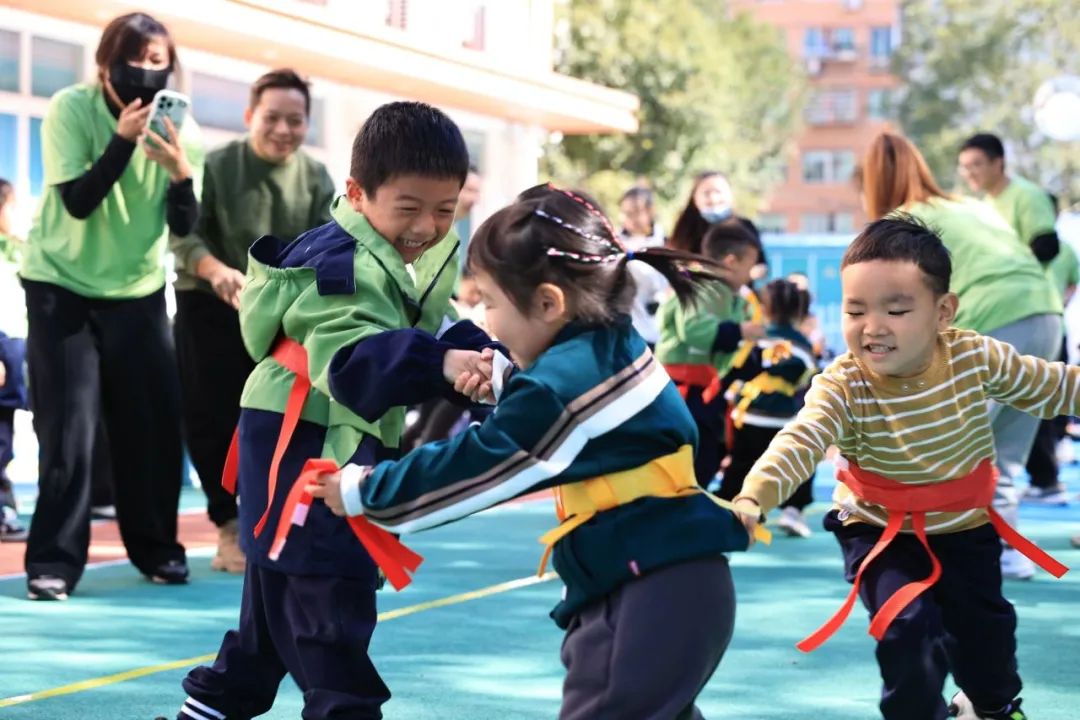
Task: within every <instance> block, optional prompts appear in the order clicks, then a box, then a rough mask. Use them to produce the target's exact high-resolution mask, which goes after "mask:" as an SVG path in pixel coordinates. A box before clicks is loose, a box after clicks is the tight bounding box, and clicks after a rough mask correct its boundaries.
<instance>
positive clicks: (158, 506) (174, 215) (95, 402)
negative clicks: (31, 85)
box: [20, 13, 202, 600]
mask: <svg viewBox="0 0 1080 720" xmlns="http://www.w3.org/2000/svg"><path fill="white" fill-rule="evenodd" d="M96 60H97V65H98V78H97V81H96V82H93V83H85V84H78V85H73V86H71V87H68V88H65V89H63V90H61V91H60V92H58V93H56V95H54V96H53V97H52V99H51V100H50V101H49V107H48V109H47V110H46V111H45V119H44V121H43V123H42V127H41V145H42V159H43V164H44V168H45V186H46V188H45V191H44V193H43V194H42V198H41V205H40V207H39V209H38V212H37V216H36V217H35V219H34V223H33V226H32V228H31V230H30V235H29V238H28V241H27V245H26V250H25V253H24V258H23V263H22V270H21V271H20V275H21V277H22V282H23V287H24V289H25V290H26V309H27V315H28V320H29V335H28V338H27V363H28V365H29V371H30V404H31V406H32V408H33V411H34V428H35V431H36V432H37V436H38V442H39V443H40V455H39V458H40V459H39V462H40V475H39V480H38V484H39V488H40V492H39V495H38V500H37V505H36V507H35V509H34V517H33V520H32V521H31V524H30V537H29V540H28V542H27V547H26V575H27V585H28V594H29V597H30V598H31V599H33V600H63V599H66V598H67V596H68V593H69V592H70V591H71V590H72V589H73V588H74V587H75V585H76V583H78V581H79V578H80V577H81V576H82V572H83V568H84V566H85V565H86V558H87V550H88V546H89V542H90V485H91V480H90V478H91V474H92V467H93V461H92V455H93V448H94V436H95V428H96V426H97V423H98V417H99V414H100V415H103V417H104V420H105V426H106V430H107V433H108V436H109V440H110V442H109V445H110V449H111V459H112V466H113V477H114V482H115V494H116V514H117V520H118V522H119V525H120V535H121V537H122V538H123V540H124V546H125V548H126V549H127V554H128V558H129V559H130V560H131V562H132V563H133V564H134V565H135V567H137V568H138V569H139V570H140V571H141V572H142V573H143V574H144V575H146V576H147V577H148V578H150V579H151V580H153V581H154V582H158V583H166V584H177V583H183V582H186V581H187V576H188V569H187V561H186V558H185V554H184V548H183V546H182V545H180V543H179V542H177V536H176V513H177V506H178V504H179V498H180V481H181V473H182V451H181V442H180V422H179V383H178V382H177V376H176V359H175V356H174V353H173V347H172V341H171V339H170V337H169V322H168V317H167V316H166V314H165V268H164V265H163V262H162V260H163V254H164V250H165V242H166V240H165V236H166V233H167V231H168V230H172V231H173V232H177V233H187V232H190V230H191V227H192V225H194V223H195V217H196V215H197V214H198V203H197V201H196V198H195V189H194V187H195V184H196V182H197V180H198V177H197V176H198V174H199V171H200V170H201V165H202V163H201V149H200V148H199V142H198V128H197V127H196V125H195V123H194V122H192V121H191V119H190V118H188V119H187V120H186V121H185V122H184V123H183V124H182V126H181V130H180V132H179V133H177V132H176V130H175V128H172V127H171V126H170V131H169V137H168V138H164V137H161V136H160V135H158V134H157V133H154V132H153V131H152V130H150V129H149V128H148V126H147V120H148V118H149V111H150V103H151V102H152V101H153V98H154V95H155V94H156V93H157V92H158V91H159V90H161V89H164V88H165V86H166V84H167V82H168V79H169V76H170V75H171V74H172V73H173V72H174V71H175V70H176V69H177V58H176V48H175V46H174V45H173V42H172V39H171V38H170V37H169V33H168V31H167V30H166V29H165V27H164V26H163V25H162V24H161V23H159V22H157V21H156V20H154V19H153V18H152V17H150V16H149V15H145V14H143V13H131V14H128V15H124V16H121V17H118V18H116V19H115V20H113V21H112V22H110V23H109V24H108V26H107V27H106V28H105V30H104V32H103V33H102V36H101V42H100V43H99V45H98V48H97V54H96ZM136 145H138V147H136Z"/></svg>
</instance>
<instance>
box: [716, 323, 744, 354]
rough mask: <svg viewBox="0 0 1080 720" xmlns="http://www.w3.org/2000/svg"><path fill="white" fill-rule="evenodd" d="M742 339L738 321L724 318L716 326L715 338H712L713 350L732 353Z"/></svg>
mask: <svg viewBox="0 0 1080 720" xmlns="http://www.w3.org/2000/svg"><path fill="white" fill-rule="evenodd" d="M741 341H742V327H740V326H739V323H737V322H733V321H731V320H725V321H724V322H722V323H720V325H719V326H718V327H717V328H716V339H715V340H713V352H719V353H732V352H735V351H736V350H738V349H739V343H740V342H741Z"/></svg>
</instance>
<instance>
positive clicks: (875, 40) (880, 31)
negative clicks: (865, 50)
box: [870, 25, 893, 67]
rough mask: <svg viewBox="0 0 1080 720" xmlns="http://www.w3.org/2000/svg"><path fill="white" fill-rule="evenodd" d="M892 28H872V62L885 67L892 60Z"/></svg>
mask: <svg viewBox="0 0 1080 720" xmlns="http://www.w3.org/2000/svg"><path fill="white" fill-rule="evenodd" d="M892 53H893V43H892V27H891V26H889V25H885V26H879V27H873V28H870V62H871V64H873V65H874V66H876V67H884V66H886V65H888V64H889V60H890V58H892Z"/></svg>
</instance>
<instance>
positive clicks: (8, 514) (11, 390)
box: [0, 179, 28, 542]
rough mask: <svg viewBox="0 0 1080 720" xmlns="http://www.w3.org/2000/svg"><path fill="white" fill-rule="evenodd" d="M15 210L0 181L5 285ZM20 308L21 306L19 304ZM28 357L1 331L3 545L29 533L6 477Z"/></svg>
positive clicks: (0, 261) (14, 255)
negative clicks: (24, 368) (26, 358)
mask: <svg viewBox="0 0 1080 720" xmlns="http://www.w3.org/2000/svg"><path fill="white" fill-rule="evenodd" d="M14 207H15V188H14V187H12V185H11V183H10V182H8V181H7V180H3V179H0V272H3V274H4V275H5V277H2V278H0V282H3V283H6V282H8V278H7V277H6V276H7V275H8V272H7V270H6V269H4V265H5V264H6V263H17V262H18V259H19V258H18V254H19V252H18V251H19V246H20V245H21V244H22V243H21V241H20V240H18V239H17V238H16V237H15V235H14V234H13V232H12V222H13V221H12V213H13V212H14ZM10 276H11V277H10V282H11V283H12V284H13V285H16V284H17V281H16V279H15V266H14V265H12V266H11V268H10ZM13 304H14V303H12V305H13ZM3 305H7V303H4V304H3ZM19 305H22V303H21V302H19ZM10 311H11V307H8V308H7V310H6V312H10ZM25 357H26V340H25V339H23V338H20V337H8V336H7V335H6V334H5V333H4V332H3V331H2V330H0V542H25V541H26V536H27V534H28V532H27V530H26V527H25V526H24V525H23V524H22V523H20V522H19V514H18V511H17V509H16V507H15V487H14V485H13V484H12V482H11V478H9V477H8V474H7V467H8V465H9V464H11V461H12V459H13V458H14V457H15V453H14V442H15V411H16V410H26V409H27V395H26V381H25V379H24V375H23V365H24V363H25Z"/></svg>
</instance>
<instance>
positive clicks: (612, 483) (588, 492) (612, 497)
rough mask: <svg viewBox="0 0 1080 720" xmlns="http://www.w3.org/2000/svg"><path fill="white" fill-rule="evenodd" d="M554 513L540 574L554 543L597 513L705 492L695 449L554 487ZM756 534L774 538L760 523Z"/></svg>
mask: <svg viewBox="0 0 1080 720" xmlns="http://www.w3.org/2000/svg"><path fill="white" fill-rule="evenodd" d="M554 492H555V515H556V517H558V518H559V522H560V524H559V525H558V526H557V527H555V528H552V529H551V530H548V531H547V532H546V533H544V534H543V535H542V536H541V537H540V542H541V543H543V544H544V545H545V546H546V548H545V549H544V555H543V557H542V558H541V559H540V569H539V571H538V573H537V574H539V575H543V574H544V568H545V567H547V561H548V557H549V556H550V555H551V549H552V547H554V545H555V543H557V542H558V541H559V540H562V539H563V538H564V537H566V536H567V535H569V534H570V533H571V532H573V531H574V530H575V529H576V528H577V527H579V526H580V525H583V524H585V523H587V522H588V521H589V520H591V519H592V518H593V517H594V516H595V515H596V514H597V513H598V512H603V511H605V510H611V509H612V508H615V507H618V506H619V505H626V504H627V503H631V502H633V501H635V500H639V499H641V498H643V497H679V496H684V495H693V494H696V493H700V492H705V491H704V490H703V489H702V488H701V486H700V485H698V483H697V479H696V478H695V477H694V449H693V447H692V446H690V445H683V446H682V447H680V448H679V449H678V450H677V451H675V452H673V453H671V454H670V455H664V456H663V457H658V458H655V459H653V460H650V461H649V462H648V463H646V464H645V465H641V466H639V467H636V468H631V469H630V470H623V471H621V472H616V473H610V474H608V475H601V476H599V477H595V478H589V479H588V480H581V481H579V482H576V483H570V484H568V485H560V486H558V487H556V488H555V490H554ZM706 495H707V497H708V498H709V499H710V500H712V501H713V502H715V503H716V504H717V505H719V506H720V507H722V508H726V509H728V510H731V511H733V512H740V511H738V510H736V509H735V506H734V505H732V504H731V503H730V502H728V501H727V500H722V499H720V498H718V497H716V496H715V495H713V494H712V493H706ZM754 536H755V537H756V538H757V539H758V540H760V541H761V542H763V543H766V544H768V543H769V542H771V541H772V533H770V532H769V530H768V529H766V528H764V527H762V526H761V525H758V526H757V528H755V530H754Z"/></svg>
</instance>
